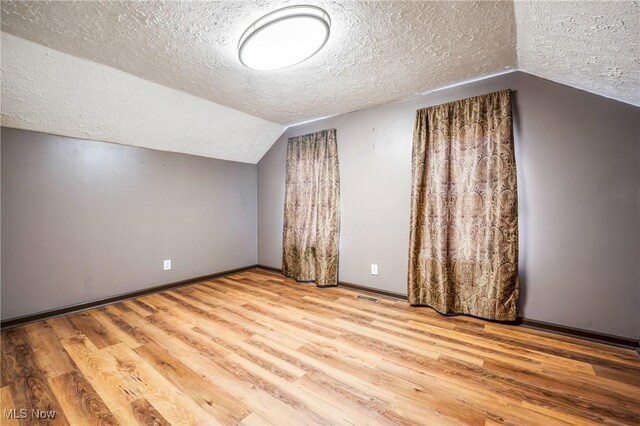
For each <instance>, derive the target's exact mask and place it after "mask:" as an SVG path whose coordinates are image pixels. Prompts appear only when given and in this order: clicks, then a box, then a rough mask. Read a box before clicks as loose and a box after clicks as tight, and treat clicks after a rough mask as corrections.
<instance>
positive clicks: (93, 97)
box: [2, 0, 640, 162]
mask: <svg viewBox="0 0 640 426" xmlns="http://www.w3.org/2000/svg"><path fill="white" fill-rule="evenodd" d="M302 3H310V4H314V5H317V6H320V7H322V8H324V9H325V10H326V11H327V12H328V13H329V15H330V16H331V22H332V28H331V37H330V38H329V41H328V43H327V45H326V46H325V47H324V48H323V49H322V50H321V51H320V52H319V53H318V54H317V55H316V56H314V57H312V58H311V59H310V60H308V61H306V62H304V63H302V64H299V65H296V66H294V67H291V68H288V69H284V70H278V71H267V72H265V71H255V70H250V69H247V68H245V67H243V66H242V65H241V64H240V63H239V61H238V59H237V50H236V48H237V43H238V39H239V37H240V35H241V34H242V32H243V31H244V30H245V28H246V27H247V26H248V25H249V24H251V23H252V22H253V21H254V20H256V19H257V18H259V17H261V16H263V15H264V14H266V13H267V12H270V11H273V10H275V9H278V8H280V7H283V6H286V5H290V4H299V2H295V3H294V2H292V1H290V0H275V1H267V0H258V1H222V2H211V1H184V2H183V1H167V2H162V1H151V2H139V1H95V2H91V1H88V2H83V1H79V2H73V1H52V2H36V1H5V0H3V1H2V30H3V31H4V32H7V33H10V34H14V35H16V36H18V37H21V38H22V39H27V40H31V41H33V42H35V43H37V44H38V45H43V46H47V47H50V48H51V49H45V48H43V47H42V46H38V45H36V44H33V43H29V42H27V41H25V40H22V39H18V38H16V37H12V36H9V35H7V36H6V37H5V35H4V33H3V46H2V71H3V76H2V77H3V81H2V97H3V105H2V120H3V125H9V126H14V127H22V128H30V129H33V130H41V131H46V132H49V133H58V134H66V135H69V136H79V137H90V138H94V139H99V140H107V141H112V142H118V143H126V144H131V145H140V146H148V147H152V148H157V149H165V150H171V151H179V152H187V153H193V154H198V155H204V156H210V157H217V158H226V159H235V160H238V161H248V162H255V161H257V159H259V158H260V156H261V155H262V154H263V153H264V152H265V151H266V149H268V147H269V146H270V145H271V144H272V143H273V142H274V141H275V140H276V138H277V137H278V136H279V134H280V132H281V131H282V129H283V127H284V126H281V125H278V124H276V123H280V124H282V125H290V124H293V123H298V122H303V121H307V120H312V119H315V118H319V117H323V116H328V115H335V114H340V113H345V112H349V111H354V110H357V109H362V108H366V107H369V106H373V105H377V104H382V103H386V102H390V101H395V100H399V99H404V98H409V97H412V96H415V95H417V94H419V93H424V92H428V91H430V90H434V89H437V88H439V87H442V86H447V85H451V84H455V83H458V82H461V81H464V80H468V79H472V78H478V77H482V76H485V75H490V74H492V73H496V72H501V71H504V70H509V69H522V70H524V71H527V72H530V73H532V74H535V75H538V76H541V77H544V78H548V79H550V80H553V81H557V82H560V83H564V84H569V85H572V86H574V87H577V88H581V89H584V90H588V91H591V92H594V93H597V94H600V95H604V96H608V97H611V98H614V99H618V100H622V101H625V102H628V103H632V104H636V105H638V104H640V92H639V90H640V59H639V57H640V54H639V51H638V49H639V47H638V46H639V44H640V40H639V36H638V34H640V6H639V5H640V3H639V2H638V1H634V2H631V1H612V2H607V1H596V2H573V1H552V2H544V1H516V2H515V5H514V3H513V2H511V1H502V2H490V1H477V2H471V1H462V2H457V1H443V2H435V1H434V2H432V1H415V2H400V1H385V2H368V1H366V2H365V1H342V2H336V1H328V0H311V1H310V2H307V1H306V0H305V1H303V2H302ZM5 39H6V40H9V41H5ZM53 49H55V50H53ZM61 52H64V53H61ZM70 55H72V56H70ZM80 58H82V59H80ZM85 59H86V60H87V61H85ZM118 70H119V71H118ZM156 83H157V84H156ZM226 107H228V108H226ZM258 117H260V118H258ZM265 120H268V121H265Z"/></svg>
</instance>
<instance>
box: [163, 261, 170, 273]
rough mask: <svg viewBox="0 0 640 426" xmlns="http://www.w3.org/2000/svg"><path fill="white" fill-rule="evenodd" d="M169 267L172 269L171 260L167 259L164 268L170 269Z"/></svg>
mask: <svg viewBox="0 0 640 426" xmlns="http://www.w3.org/2000/svg"><path fill="white" fill-rule="evenodd" d="M169 269H171V261H170V260H165V261H164V270H165V271H168V270H169Z"/></svg>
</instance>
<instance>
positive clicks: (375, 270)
mask: <svg viewBox="0 0 640 426" xmlns="http://www.w3.org/2000/svg"><path fill="white" fill-rule="evenodd" d="M371 275H378V265H375V264H373V263H372V264H371Z"/></svg>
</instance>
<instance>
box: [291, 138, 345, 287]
mask: <svg viewBox="0 0 640 426" xmlns="http://www.w3.org/2000/svg"><path fill="white" fill-rule="evenodd" d="M286 174H287V177H286V185H285V197H284V235H283V253H282V273H283V274H284V275H286V276H287V277H292V278H295V279H296V280H297V281H315V282H316V285H317V286H319V287H325V286H334V285H337V284H338V242H339V240H340V174H339V171H338V145H337V143H336V130H335V129H331V130H323V131H321V132H317V133H310V134H308V135H304V136H298V137H295V138H289V143H288V145H287V171H286Z"/></svg>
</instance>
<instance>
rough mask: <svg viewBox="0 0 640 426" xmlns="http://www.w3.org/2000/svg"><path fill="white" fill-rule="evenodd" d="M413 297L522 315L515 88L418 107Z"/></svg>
mask: <svg viewBox="0 0 640 426" xmlns="http://www.w3.org/2000/svg"><path fill="white" fill-rule="evenodd" d="M408 284H409V302H410V303H411V304H412V305H428V306H431V307H433V308H434V309H435V310H437V311H438V312H440V313H449V312H457V313H464V314H469V315H474V316H477V317H482V318H488V319H493V320H515V319H516V308H517V303H518V293H519V281H518V201H517V191H516V163H515V158H514V151H513V128H512V120H511V92H510V91H508V90H505V91H501V92H496V93H491V94H488V95H484V96H478V97H475V98H470V99H465V100H461V101H456V102H452V103H448V104H445V105H439V106H435V107H431V108H425V109H421V110H418V112H417V117H416V124H415V130H414V139H413V164H412V192H411V234H410V249H409V283H408Z"/></svg>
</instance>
